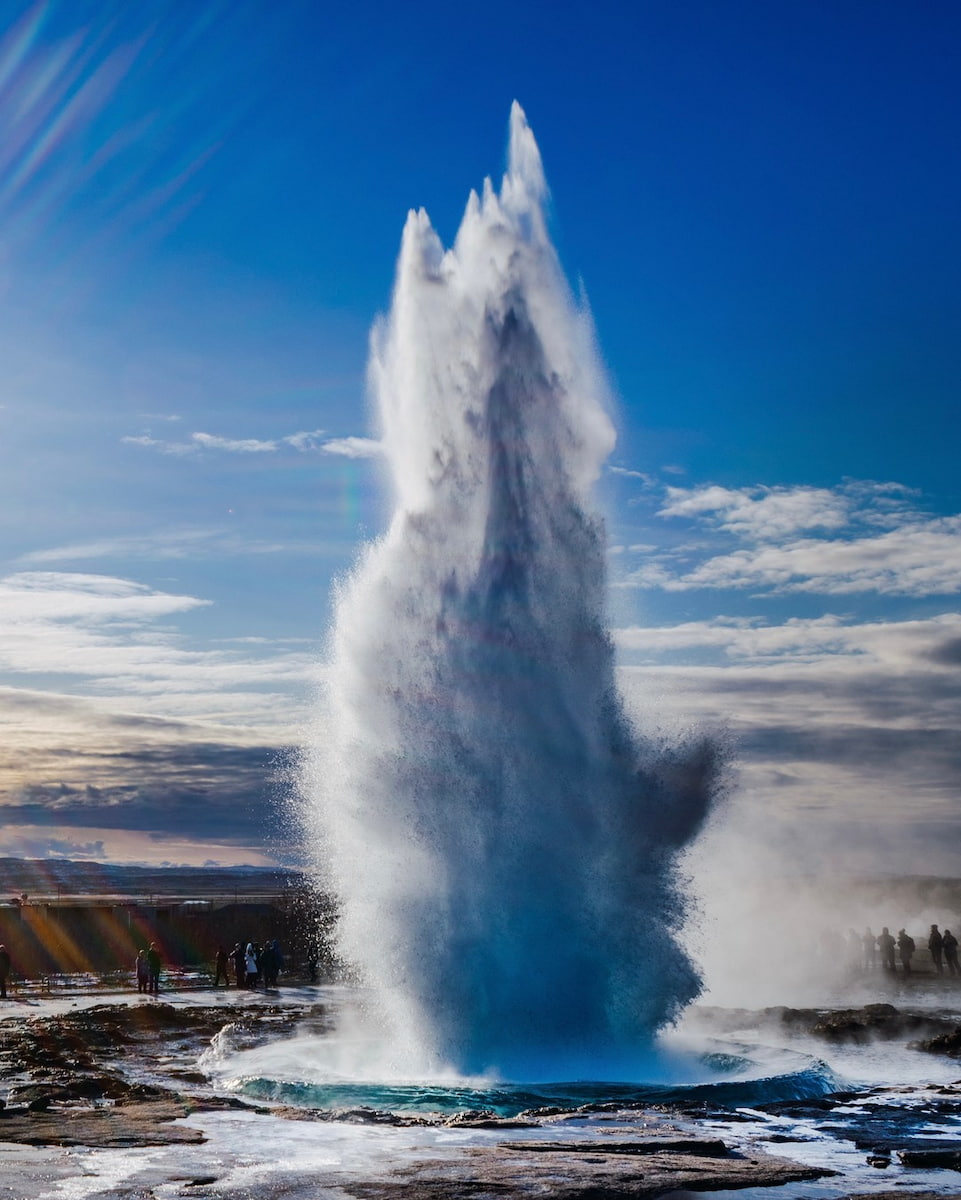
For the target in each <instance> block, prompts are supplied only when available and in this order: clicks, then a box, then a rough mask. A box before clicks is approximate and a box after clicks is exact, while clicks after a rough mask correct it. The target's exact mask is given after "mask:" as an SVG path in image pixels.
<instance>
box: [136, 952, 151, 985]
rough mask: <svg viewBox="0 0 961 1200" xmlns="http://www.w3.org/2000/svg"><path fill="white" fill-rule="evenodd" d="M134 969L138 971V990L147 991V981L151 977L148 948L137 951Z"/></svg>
mask: <svg viewBox="0 0 961 1200" xmlns="http://www.w3.org/2000/svg"><path fill="white" fill-rule="evenodd" d="M134 969H135V970H136V972H137V991H138V992H145V991H146V990H147V981H148V979H149V978H150V968H149V966H148V965H147V952H146V950H138V951H137V962H136V964H135V968H134Z"/></svg>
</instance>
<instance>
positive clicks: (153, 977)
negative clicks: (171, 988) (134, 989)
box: [147, 942, 160, 996]
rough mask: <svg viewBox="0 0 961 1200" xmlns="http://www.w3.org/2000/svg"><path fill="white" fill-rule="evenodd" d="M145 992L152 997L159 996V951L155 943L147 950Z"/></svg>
mask: <svg viewBox="0 0 961 1200" xmlns="http://www.w3.org/2000/svg"><path fill="white" fill-rule="evenodd" d="M147 991H148V992H150V994H151V995H152V996H157V995H159V994H160V951H159V950H158V949H157V943H156V942H151V943H150V945H149V947H148V948H147Z"/></svg>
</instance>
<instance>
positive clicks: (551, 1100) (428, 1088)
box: [232, 1061, 840, 1118]
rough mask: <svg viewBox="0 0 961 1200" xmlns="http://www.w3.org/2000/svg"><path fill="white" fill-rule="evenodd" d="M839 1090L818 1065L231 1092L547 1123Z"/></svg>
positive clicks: (299, 1084) (260, 1087)
mask: <svg viewBox="0 0 961 1200" xmlns="http://www.w3.org/2000/svg"><path fill="white" fill-rule="evenodd" d="M747 1068H748V1064H745V1069H747ZM839 1086H840V1084H839V1081H838V1079H837V1077H836V1076H835V1075H834V1074H833V1072H832V1071H831V1070H830V1069H829V1068H828V1067H827V1066H826V1064H824V1063H823V1062H818V1061H815V1062H812V1063H811V1064H810V1065H809V1066H808V1067H806V1068H804V1069H803V1070H797V1071H790V1072H788V1073H785V1074H779V1075H770V1076H764V1077H760V1078H750V1079H724V1080H718V1081H716V1082H711V1081H706V1082H702V1083H696V1084H680V1085H677V1084H675V1085H671V1084H633V1083H604V1082H571V1083H548V1084H498V1085H496V1086H492V1087H469V1086H464V1087H457V1086H442V1085H438V1084H414V1083H402V1084H401V1083H374V1082H366V1081H365V1082H343V1081H339V1082H326V1083H318V1082H305V1081H297V1080H281V1079H271V1078H268V1077H265V1076H241V1077H236V1078H235V1079H234V1080H233V1081H232V1090H234V1091H237V1092H239V1093H241V1094H242V1095H244V1096H246V1097H249V1098H250V1099H255V1100H262V1101H270V1102H271V1103H276V1104H289V1105H294V1106H297V1107H303V1108H311V1109H324V1110H329V1111H330V1112H331V1113H336V1114H341V1115H342V1114H343V1113H344V1111H345V1110H364V1111H365V1112H366V1114H367V1115H368V1116H370V1117H373V1116H374V1115H375V1114H377V1113H380V1114H384V1115H387V1114H395V1115H398V1116H432V1115H438V1114H439V1115H445V1116H450V1115H453V1114H456V1113H465V1112H471V1113H477V1112H485V1113H490V1114H492V1115H493V1116H497V1117H501V1118H505V1117H507V1118H509V1117H516V1116H518V1115H519V1114H521V1113H539V1114H540V1115H544V1114H543V1112H542V1110H544V1109H560V1110H562V1111H564V1112H572V1111H576V1110H584V1111H585V1112H588V1113H590V1112H598V1111H603V1110H604V1108H607V1107H611V1108H617V1109H624V1108H631V1107H645V1106H649V1105H652V1104H683V1105H685V1106H686V1105H688V1104H690V1105H698V1104H705V1105H708V1106H711V1107H713V1106H717V1107H718V1108H725V1109H728V1108H739V1107H752V1106H754V1105H758V1104H764V1103H768V1102H771V1101H775V1100H798V1099H806V1098H810V1097H814V1096H824V1095H827V1094H829V1093H830V1092H834V1091H837V1090H838V1088H839Z"/></svg>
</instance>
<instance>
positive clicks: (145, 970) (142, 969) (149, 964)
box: [134, 942, 161, 996]
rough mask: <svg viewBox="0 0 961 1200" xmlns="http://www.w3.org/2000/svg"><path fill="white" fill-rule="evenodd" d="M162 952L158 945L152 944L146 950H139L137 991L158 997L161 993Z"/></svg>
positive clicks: (136, 969) (136, 967)
mask: <svg viewBox="0 0 961 1200" xmlns="http://www.w3.org/2000/svg"><path fill="white" fill-rule="evenodd" d="M160 968H161V960H160V951H159V950H158V949H157V943H156V942H151V943H150V945H149V946H148V947H147V949H146V950H138V952H137V962H136V964H135V967H134V969H135V971H136V975H137V991H138V992H145V993H147V994H148V995H151V996H156V995H158V994H159V992H160Z"/></svg>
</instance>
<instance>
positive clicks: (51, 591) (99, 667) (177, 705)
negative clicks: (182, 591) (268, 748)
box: [0, 572, 315, 727]
mask: <svg viewBox="0 0 961 1200" xmlns="http://www.w3.org/2000/svg"><path fill="white" fill-rule="evenodd" d="M209 603H210V602H209V601H208V600H205V599H203V598H201V597H196V596H187V595H177V594H173V593H168V592H162V591H158V590H155V589H152V588H148V587H145V586H144V585H142V584H138V583H133V582H131V581H129V580H125V579H117V578H112V577H109V576H100V575H80V574H71V573H58V572H23V573H20V574H17V575H12V576H9V577H7V578H6V579H3V580H0V624H2V627H3V629H4V637H3V639H0V671H2V672H4V673H6V674H7V676H8V677H14V678H15V677H17V676H19V677H22V678H23V679H24V680H27V679H36V678H41V679H43V681H44V683H47V682H48V681H50V680H59V681H61V684H60V690H62V691H73V692H74V693H75V694H80V695H84V696H86V697H88V698H90V699H91V700H96V701H97V702H98V703H99V704H100V705H101V707H104V708H109V707H110V705H111V704H114V705H122V706H124V707H126V706H128V705H129V704H130V703H131V701H133V703H134V706H135V710H136V712H138V713H139V714H142V715H143V716H145V717H146V716H149V715H150V714H159V715H163V716H164V717H173V716H178V717H181V718H183V719H185V720H190V721H206V722H211V723H218V724H223V725H242V724H245V723H246V724H250V725H257V724H259V725H262V726H264V727H270V726H272V725H275V724H276V722H278V721H281V722H287V723H289V722H290V721H291V720H292V719H295V717H294V714H295V713H296V711H297V710H298V704H299V703H303V701H304V699H305V693H306V691H307V688H308V684H309V681H310V680H312V679H313V678H314V676H315V661H314V656H313V655H312V654H311V653H310V652H309V648H308V647H306V646H304V645H303V644H302V643H300V642H298V643H297V644H296V646H288V645H287V644H285V643H283V642H276V641H275V642H269V643H268V642H266V641H262V642H258V643H254V644H251V643H235V644H229V645H227V644H221V645H219V646H217V647H216V648H214V649H210V648H201V649H197V648H193V647H191V646H190V645H189V643H188V642H187V639H186V638H185V637H184V635H183V634H182V633H181V632H180V631H179V630H178V628H177V627H176V625H173V624H171V622H172V620H174V619H175V618H177V617H180V616H184V615H186V614H188V613H191V612H193V611H195V610H197V609H200V608H205V607H208V606H209ZM298 697H299V701H298Z"/></svg>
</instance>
